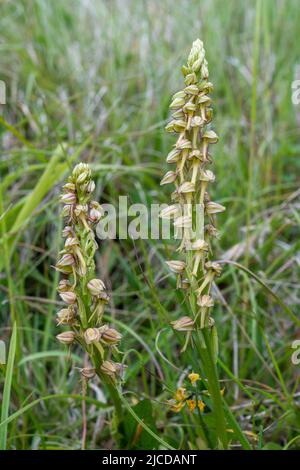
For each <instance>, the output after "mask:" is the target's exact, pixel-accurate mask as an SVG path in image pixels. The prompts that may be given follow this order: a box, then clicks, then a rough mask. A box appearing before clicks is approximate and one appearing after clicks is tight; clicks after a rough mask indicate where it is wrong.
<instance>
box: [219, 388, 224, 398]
mask: <svg viewBox="0 0 300 470" xmlns="http://www.w3.org/2000/svg"><path fill="white" fill-rule="evenodd" d="M220 392H221V395H222V396H223V395H224V393H225V387H224V388H222V390H220Z"/></svg>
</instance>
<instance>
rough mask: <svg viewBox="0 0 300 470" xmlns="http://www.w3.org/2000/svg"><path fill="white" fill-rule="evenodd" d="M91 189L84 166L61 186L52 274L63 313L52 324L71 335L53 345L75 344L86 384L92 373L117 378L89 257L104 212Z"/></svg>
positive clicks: (102, 296) (116, 337)
mask: <svg viewBox="0 0 300 470" xmlns="http://www.w3.org/2000/svg"><path fill="white" fill-rule="evenodd" d="M94 189H95V183H94V181H93V180H92V178H91V169H90V167H89V166H88V165H87V164H84V163H79V164H78V165H76V166H75V168H74V170H73V172H72V175H71V176H70V178H69V180H68V182H67V183H66V184H65V185H64V186H63V194H62V196H61V202H62V203H63V204H64V207H63V211H62V215H63V217H64V218H65V220H66V225H65V227H64V229H63V237H64V238H65V244H64V249H63V250H62V251H61V252H60V255H61V256H60V259H59V260H58V261H57V263H56V266H55V269H57V270H58V271H60V272H61V273H62V274H63V278H62V279H61V281H60V282H59V286H58V293H59V295H60V297H61V299H62V300H63V302H64V303H65V304H66V307H65V308H63V309H61V310H60V311H59V312H58V313H57V321H58V324H59V325H64V326H65V325H67V326H68V327H70V329H69V330H68V331H64V332H63V333H60V334H59V335H57V339H58V340H59V341H60V342H61V343H63V344H65V345H68V346H70V345H71V344H73V343H74V342H77V343H79V344H80V345H81V346H82V347H83V348H84V350H85V351H86V352H87V353H88V355H89V357H90V359H91V362H92V364H93V367H84V368H83V369H81V373H82V376H83V377H84V378H86V379H90V378H92V377H94V375H95V374H96V373H97V374H98V375H99V376H102V377H103V376H104V377H106V378H109V379H110V380H112V381H113V382H115V380H116V379H117V378H118V376H119V375H120V374H121V373H122V365H121V364H119V363H117V362H114V361H113V360H112V359H111V357H112V356H113V355H114V354H118V350H117V344H118V343H119V341H120V339H121V335H120V333H119V332H118V331H117V330H115V329H114V328H112V327H110V326H109V325H107V324H104V323H103V321H102V320H103V313H104V309H105V305H106V304H107V303H108V301H109V295H108V293H107V292H106V289H105V285H104V282H103V281H102V280H101V279H97V278H96V277H95V261H94V255H95V251H96V249H97V247H98V246H97V243H96V240H95V232H94V228H95V225H96V224H97V223H98V222H99V220H100V219H101V217H102V216H103V214H104V211H103V209H102V207H101V206H100V204H99V203H98V202H96V201H93V200H91V195H92V193H93V191H94Z"/></svg>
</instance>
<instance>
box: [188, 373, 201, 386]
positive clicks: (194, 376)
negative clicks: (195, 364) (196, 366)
mask: <svg viewBox="0 0 300 470" xmlns="http://www.w3.org/2000/svg"><path fill="white" fill-rule="evenodd" d="M188 378H189V379H190V381H191V384H192V385H194V384H195V383H196V382H197V380H199V379H200V375H199V374H195V372H192V373H191V374H189V375H188Z"/></svg>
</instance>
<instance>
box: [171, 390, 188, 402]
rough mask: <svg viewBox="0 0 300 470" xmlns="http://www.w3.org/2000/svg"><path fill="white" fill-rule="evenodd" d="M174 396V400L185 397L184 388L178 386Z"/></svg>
mask: <svg viewBox="0 0 300 470" xmlns="http://www.w3.org/2000/svg"><path fill="white" fill-rule="evenodd" d="M174 398H175V400H176V401H182V400H184V399H185V398H186V389H185V388H184V387H179V388H178V389H177V390H176V393H175V395H174Z"/></svg>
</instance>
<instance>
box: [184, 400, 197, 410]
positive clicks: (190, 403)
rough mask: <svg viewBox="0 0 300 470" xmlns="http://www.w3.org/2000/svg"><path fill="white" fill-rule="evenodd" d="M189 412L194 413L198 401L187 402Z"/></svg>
mask: <svg viewBox="0 0 300 470" xmlns="http://www.w3.org/2000/svg"><path fill="white" fill-rule="evenodd" d="M186 404H187V406H188V407H189V410H190V411H191V412H192V413H193V411H194V409H195V408H196V401H195V400H187V401H186Z"/></svg>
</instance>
